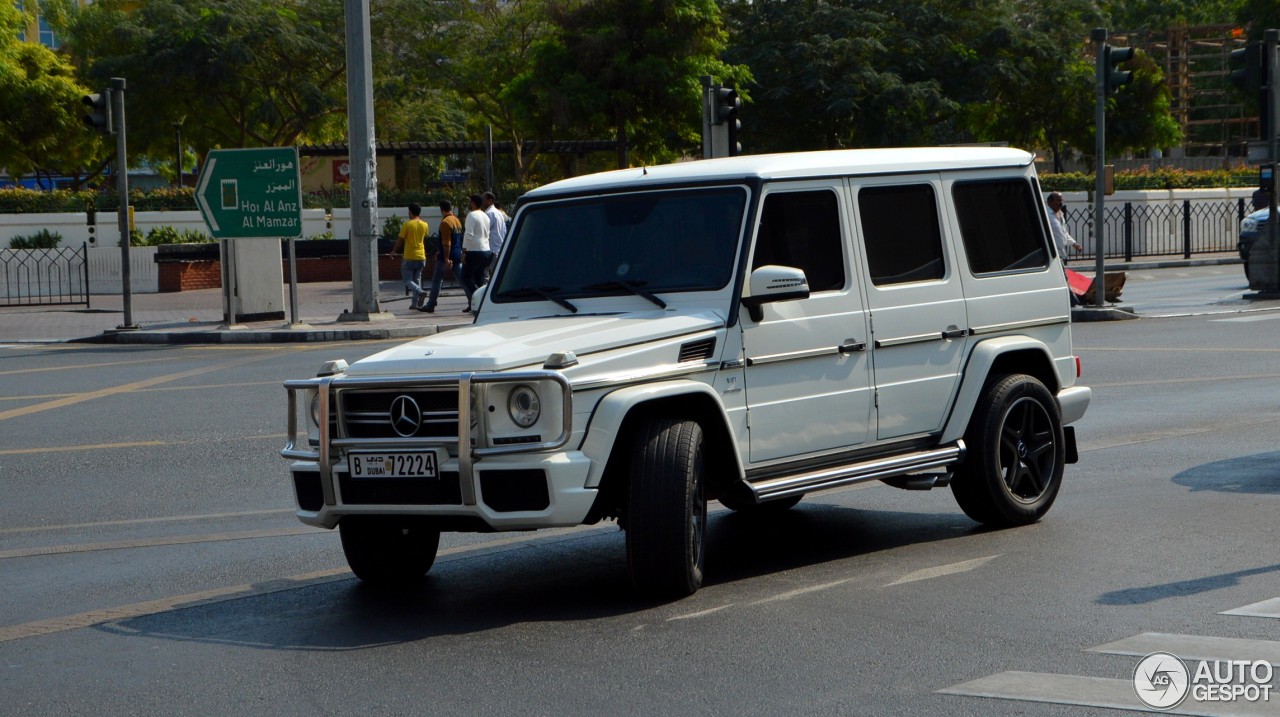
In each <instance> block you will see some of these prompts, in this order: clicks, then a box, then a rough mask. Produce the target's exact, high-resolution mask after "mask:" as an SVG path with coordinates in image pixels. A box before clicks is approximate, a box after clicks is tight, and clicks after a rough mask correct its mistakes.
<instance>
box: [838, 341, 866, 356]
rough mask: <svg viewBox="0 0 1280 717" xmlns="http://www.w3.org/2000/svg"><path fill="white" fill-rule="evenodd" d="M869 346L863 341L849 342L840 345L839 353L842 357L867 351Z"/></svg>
mask: <svg viewBox="0 0 1280 717" xmlns="http://www.w3.org/2000/svg"><path fill="white" fill-rule="evenodd" d="M866 350H867V344H866V343H865V342H863V341H848V342H845V343H843V344H840V348H839V351H840V353H841V355H843V354H851V353H857V352H858V351H866Z"/></svg>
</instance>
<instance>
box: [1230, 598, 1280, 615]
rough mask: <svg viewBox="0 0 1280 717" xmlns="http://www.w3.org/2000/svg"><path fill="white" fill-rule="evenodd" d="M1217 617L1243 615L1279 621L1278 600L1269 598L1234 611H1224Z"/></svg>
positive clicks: (1279, 604)
mask: <svg viewBox="0 0 1280 717" xmlns="http://www.w3.org/2000/svg"><path fill="white" fill-rule="evenodd" d="M1218 614H1219V615H1243V616H1244V617H1270V618H1277V619H1280V598H1271V599H1270V600H1263V601H1262V602H1255V603H1254V604H1252V605H1245V606H1244V607H1238V608H1235V609H1234V610H1226V611H1223V612H1220V613H1218Z"/></svg>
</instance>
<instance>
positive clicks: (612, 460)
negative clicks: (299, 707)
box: [282, 147, 1091, 597]
mask: <svg viewBox="0 0 1280 717" xmlns="http://www.w3.org/2000/svg"><path fill="white" fill-rule="evenodd" d="M1032 160H1033V156H1032V155H1031V154H1029V153H1027V152H1023V151H1020V150H1015V149H1007V148H954V147H953V148H913V149H871V150H845V151H831V152H812V153H798V154H778V155H760V156H743V157H730V158H724V159H713V160H706V161H698V162H685V163H681V164H673V165H665V166H650V167H642V168H641V167H637V168H635V169H626V170H619V171H616V172H606V173H603V174H597V175H591V176H585V177H577V178H573V179H568V180H564V181H561V182H556V183H553V184H549V185H546V186H543V187H540V188H538V189H535V190H533V191H531V192H529V193H528V194H526V195H525V196H524V197H523V198H522V199H521V202H520V206H519V208H518V210H517V211H516V215H515V217H514V219H513V223H512V225H511V231H510V234H509V235H508V238H507V243H506V245H505V246H504V248H503V250H502V255H501V257H500V260H499V262H498V264H497V266H496V268H495V270H494V273H493V280H492V283H491V284H490V285H489V286H487V287H485V288H484V289H481V290H480V292H481V293H477V295H476V297H475V301H476V306H477V307H478V308H477V310H476V317H475V324H474V325H473V326H470V327H466V328H461V329H456V330H451V331H446V332H444V333H440V334H437V335H434V336H428V337H424V338H421V339H418V340H415V341H413V342H410V343H407V344H405V345H403V346H399V347H396V348H391V349H387V350H385V351H382V352H380V353H377V354H375V355H373V356H370V357H368V358H366V359H363V360H361V361H358V362H356V363H354V364H351V365H347V363H346V362H345V361H339V360H334V361H330V362H328V363H326V364H325V365H324V366H323V367H322V368H321V370H320V372H319V373H318V374H317V376H316V377H315V378H310V379H299V380H291V381H287V382H286V383H285V388H286V389H287V394H288V400H289V411H288V416H289V418H288V431H287V435H288V438H287V444H286V447H285V449H284V450H283V451H282V455H283V456H284V457H285V458H287V459H289V460H290V464H289V471H290V474H291V477H292V482H293V488H294V492H295V495H296V499H297V504H298V512H297V516H298V518H299V519H300V520H302V521H303V522H304V523H307V524H309V525H315V526H320V527H324V528H334V527H337V528H338V532H339V533H340V536H341V542H342V548H343V551H344V553H345V555H346V558H347V562H348V564H349V565H350V566H351V569H352V571H353V572H354V573H355V574H356V576H357V577H358V578H360V579H361V580H363V581H366V582H370V583H402V582H407V581H412V580H416V579H420V578H421V577H422V576H423V575H424V574H425V573H426V572H427V571H428V570H429V569H430V568H431V565H432V563H433V561H434V560H435V557H436V551H437V548H438V546H439V540H440V532H441V531H519V530H532V529H538V528H553V527H563V526H573V525H579V524H590V523H595V522H598V521H601V520H616V521H617V522H618V524H619V525H620V526H621V527H622V528H623V529H624V530H625V531H626V552H627V560H626V562H627V567H628V570H629V571H630V575H631V578H632V581H633V582H634V584H635V586H636V587H637V588H638V589H640V590H641V591H644V592H646V593H650V594H654V595H661V596H668V597H671V596H677V597H678V596H683V595H688V594H690V593H692V592H693V591H695V590H697V589H698V587H699V585H700V584H701V583H702V576H703V563H704V557H705V553H706V551H705V549H704V533H705V530H706V528H707V503H708V501H711V500H715V499H718V500H719V501H720V502H721V503H722V504H723V505H725V506H726V507H728V508H729V509H731V510H734V511H739V512H744V513H755V514H757V515H759V516H761V518H763V517H765V516H767V515H768V514H771V513H774V512H778V511H785V510H787V509H789V508H790V507H791V506H794V505H795V504H796V503H797V502H799V501H800V499H801V498H802V497H803V496H804V495H805V494H807V493H813V492H817V491H821V490H825V489H830V488H836V487H839V486H844V485H848V484H851V483H857V482H860V481H875V480H880V481H884V482H885V483H887V484H889V485H892V486H894V487H897V488H902V489H909V490H927V489H930V488H935V487H944V486H950V488H951V491H952V493H953V494H954V497H955V499H956V501H957V502H958V503H959V506H960V508H961V509H962V510H963V511H964V512H965V513H966V514H967V515H968V516H970V517H971V518H973V519H974V520H976V521H978V522H980V523H984V524H986V525H990V526H993V527H1009V526H1018V525H1026V524H1029V523H1034V522H1036V521H1038V520H1039V519H1040V518H1041V517H1042V516H1044V515H1045V513H1046V512H1047V511H1048V510H1049V507H1050V506H1051V505H1053V502H1054V499H1055V497H1056V496H1057V494H1058V490H1059V487H1060V486H1061V484H1062V479H1063V470H1064V466H1065V465H1066V464H1068V463H1074V462H1075V461H1076V458H1077V456H1076V442H1075V433H1074V429H1073V427H1072V426H1071V425H1070V424H1072V423H1074V422H1076V421H1078V420H1080V419H1081V418H1082V417H1083V416H1084V413H1085V410H1086V408H1087V407H1088V405H1089V400H1090V396H1091V392H1090V390H1089V388H1087V387H1084V386H1079V385H1077V379H1078V377H1079V375H1080V362H1079V359H1078V358H1077V357H1076V356H1075V355H1074V354H1073V353H1072V346H1071V309H1070V306H1069V303H1068V290H1067V285H1066V278H1065V276H1064V274H1063V268H1062V261H1061V258H1060V257H1059V256H1058V255H1057V252H1056V250H1055V248H1054V246H1053V242H1052V241H1051V239H1050V236H1049V226H1048V217H1047V215H1046V214H1045V211H1044V205H1043V203H1042V202H1041V200H1040V196H1041V193H1040V187H1039V183H1038V182H1037V179H1036V173H1035V168H1034V165H1033V164H1032ZM567 563H568V561H566V568H568V567H569V566H568V564H567Z"/></svg>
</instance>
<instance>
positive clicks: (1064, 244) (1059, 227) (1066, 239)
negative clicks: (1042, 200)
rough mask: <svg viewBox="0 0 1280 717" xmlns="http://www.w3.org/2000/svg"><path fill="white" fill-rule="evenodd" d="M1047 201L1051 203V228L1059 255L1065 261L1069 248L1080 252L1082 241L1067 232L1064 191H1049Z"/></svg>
mask: <svg viewBox="0 0 1280 717" xmlns="http://www.w3.org/2000/svg"><path fill="white" fill-rule="evenodd" d="M1046 203H1047V204H1048V205H1049V229H1051V230H1052V231H1053V240H1054V241H1056V242H1057V243H1058V256H1060V257H1062V260H1063V261H1064V262H1065V261H1066V260H1067V250H1068V249H1070V250H1071V251H1075V252H1079V251H1080V249H1081V247H1080V242H1078V241H1076V240H1075V238H1074V237H1072V236H1071V234H1070V233H1069V232H1067V224H1066V215H1065V214H1063V212H1062V208H1063V207H1064V206H1066V204H1067V203H1066V202H1065V201H1064V200H1063V199H1062V192H1049V198H1048V200H1047V201H1046Z"/></svg>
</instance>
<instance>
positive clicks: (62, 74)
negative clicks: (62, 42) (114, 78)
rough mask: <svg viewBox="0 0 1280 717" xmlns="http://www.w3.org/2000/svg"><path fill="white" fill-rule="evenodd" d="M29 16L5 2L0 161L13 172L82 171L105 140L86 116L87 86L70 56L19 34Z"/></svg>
mask: <svg viewBox="0 0 1280 717" xmlns="http://www.w3.org/2000/svg"><path fill="white" fill-rule="evenodd" d="M27 19H28V18H27V16H26V15H25V14H23V13H21V12H20V11H18V10H17V9H16V7H15V6H14V5H13V4H12V3H8V4H4V3H0V107H3V108H4V111H3V112H0V166H3V167H5V168H6V169H8V171H9V173H10V174H11V175H13V176H21V175H24V174H29V173H33V172H35V173H37V175H39V174H41V173H43V174H45V175H46V176H47V174H48V173H50V172H61V173H66V174H77V173H78V170H79V168H80V167H81V166H82V165H83V164H84V163H85V162H86V160H87V158H88V157H90V156H92V155H93V153H94V150H95V149H96V148H97V147H98V145H99V144H101V142H100V141H99V139H98V137H97V135H95V134H94V133H93V132H92V131H91V130H89V129H88V128H87V127H85V125H84V124H83V123H82V122H81V120H80V117H81V115H83V114H84V112H83V110H84V109H85V106H84V105H83V104H81V102H80V98H81V97H83V96H84V94H85V91H84V88H82V87H81V86H80V85H79V84H78V83H77V82H76V79H75V70H74V68H72V67H71V66H70V65H69V64H68V63H67V62H66V60H65V59H63V58H62V57H60V56H59V55H57V54H55V53H54V52H52V51H50V50H49V49H48V48H45V47H44V46H42V45H39V44H36V43H31V42H21V41H19V40H18V39H17V36H18V32H19V30H20V29H25V27H26V23H27Z"/></svg>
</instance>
